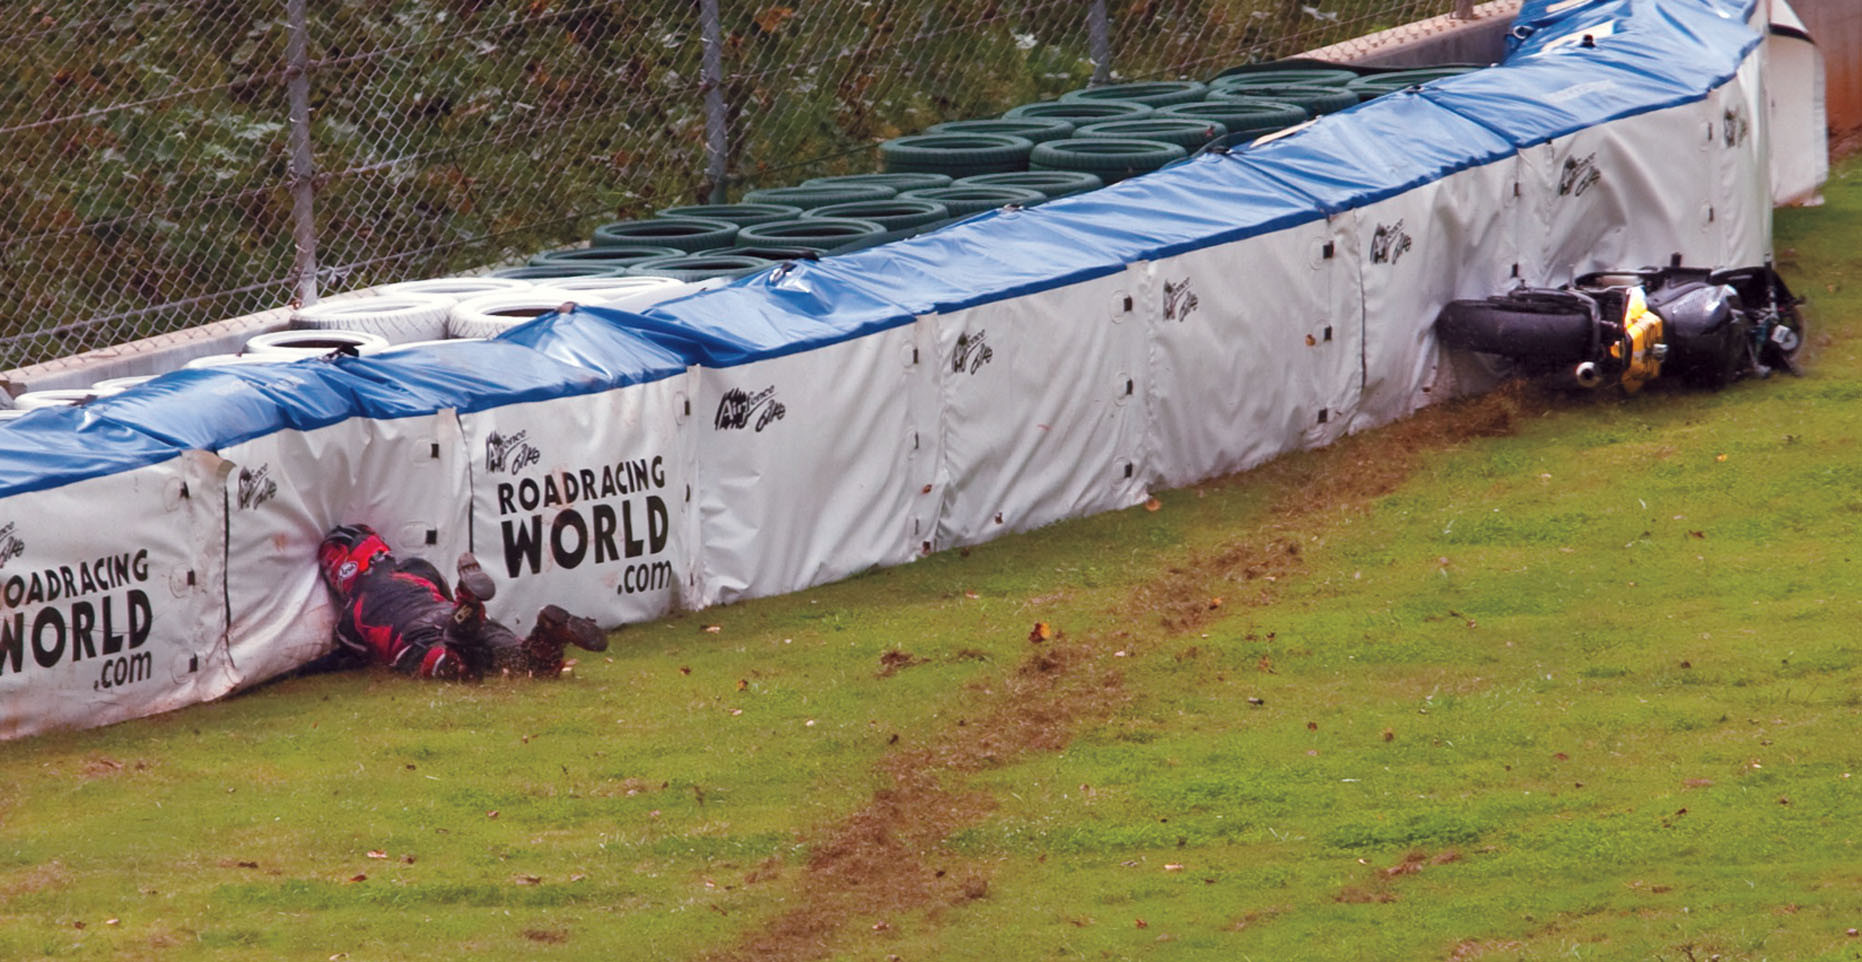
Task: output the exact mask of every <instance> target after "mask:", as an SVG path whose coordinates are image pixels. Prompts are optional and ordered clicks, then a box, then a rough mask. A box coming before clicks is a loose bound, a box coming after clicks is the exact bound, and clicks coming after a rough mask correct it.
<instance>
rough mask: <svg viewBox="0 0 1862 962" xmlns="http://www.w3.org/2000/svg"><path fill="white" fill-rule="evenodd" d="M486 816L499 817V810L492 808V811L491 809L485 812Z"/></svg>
mask: <svg viewBox="0 0 1862 962" xmlns="http://www.w3.org/2000/svg"><path fill="white" fill-rule="evenodd" d="M485 817H486V818H497V817H498V810H497V809H495V808H494V809H492V810H491V811H489V812H486V813H485Z"/></svg>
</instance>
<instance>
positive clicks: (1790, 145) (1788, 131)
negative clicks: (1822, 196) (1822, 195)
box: [1764, 0, 1830, 204]
mask: <svg viewBox="0 0 1862 962" xmlns="http://www.w3.org/2000/svg"><path fill="white" fill-rule="evenodd" d="M1771 8H1772V22H1771V30H1770V33H1769V34H1768V35H1767V37H1766V40H1765V75H1764V81H1765V86H1764V89H1765V95H1766V96H1765V99H1766V104H1765V115H1766V119H1767V122H1766V128H1767V131H1768V139H1769V148H1770V149H1769V153H1770V156H1771V181H1772V203H1774V204H1801V203H1807V202H1810V201H1812V200H1813V199H1814V198H1815V197H1816V196H1817V189H1818V188H1820V187H1822V186H1823V182H1824V181H1826V180H1828V179H1829V176H1830V144H1829V126H1828V124H1829V120H1828V118H1827V117H1826V116H1825V114H1824V109H1825V108H1824V97H1825V93H1824V91H1825V87H1824V79H1823V52H1822V51H1820V50H1818V49H1817V45H1816V43H1815V42H1814V41H1813V40H1812V39H1811V37H1810V34H1809V33H1807V32H1805V30H1804V22H1803V21H1802V20H1800V19H1799V18H1798V16H1797V11H1795V10H1792V9H1791V5H1790V4H1789V3H1787V2H1785V0H1771Z"/></svg>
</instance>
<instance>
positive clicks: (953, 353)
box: [934, 268, 1149, 548]
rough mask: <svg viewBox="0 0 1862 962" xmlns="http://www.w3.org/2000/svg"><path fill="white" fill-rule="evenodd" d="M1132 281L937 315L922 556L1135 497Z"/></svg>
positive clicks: (1122, 277)
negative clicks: (937, 488)
mask: <svg viewBox="0 0 1862 962" xmlns="http://www.w3.org/2000/svg"><path fill="white" fill-rule="evenodd" d="M1144 284H1145V280H1144V272H1143V270H1142V269H1141V268H1134V269H1130V270H1126V271H1123V272H1120V273H1118V274H1114V275H1110V276H1107V277H1102V278H1098V279H1094V280H1089V281H1084V282H1081V283H1079V284H1074V285H1071V286H1068V287H1062V288H1056V289H1053V290H1049V291H1043V292H1041V293H1039V294H1033V295H1028V296H1024V297H1017V298H1012V299H1009V300H1004V301H996V302H994V303H991V304H985V305H982V306H980V307H974V308H969V309H966V310H961V311H957V312H954V313H951V314H945V315H939V316H937V317H936V318H934V320H935V321H936V325H937V326H936V331H937V345H938V350H937V357H938V360H939V378H940V380H941V383H942V391H941V397H942V408H943V468H942V470H941V473H940V485H941V486H942V488H943V491H942V499H941V513H940V516H939V518H938V529H937V530H938V535H937V539H936V545H935V546H936V547H938V548H947V547H952V546H955V545H961V544H975V543H978V542H982V541H987V540H989V539H990V538H994V537H997V536H999V535H1002V534H1006V533H1008V532H1011V531H1026V530H1028V529H1030V528H1038V527H1040V526H1042V525H1045V524H1051V523H1053V522H1055V521H1059V520H1061V519H1062V518H1075V517H1079V516H1081V515H1088V514H1096V513H1098V512H1101V511H1112V510H1115V509H1118V508H1125V507H1130V506H1131V505H1134V504H1138V503H1139V502H1141V501H1143V500H1144V498H1145V479H1144V477H1143V476H1142V475H1141V473H1140V472H1139V471H1138V463H1137V461H1138V458H1139V457H1140V455H1141V454H1142V452H1143V444H1144V403H1143V398H1144V395H1145V392H1146V390H1147V387H1146V384H1145V381H1146V380H1147V378H1148V374H1149V372H1148V370H1147V368H1148V365H1146V363H1145V339H1146V336H1147V331H1146V327H1147V324H1146V320H1145V317H1144V314H1143V313H1142V312H1141V311H1140V310H1139V299H1140V297H1141V296H1142V295H1143V293H1144Z"/></svg>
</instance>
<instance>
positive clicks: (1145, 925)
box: [1134, 919, 1151, 929]
mask: <svg viewBox="0 0 1862 962" xmlns="http://www.w3.org/2000/svg"><path fill="white" fill-rule="evenodd" d="M1134 921H1136V922H1137V923H1138V927H1139V928H1141V929H1148V928H1150V927H1151V923H1149V922H1146V921H1145V920H1143V919H1136V920H1134Z"/></svg>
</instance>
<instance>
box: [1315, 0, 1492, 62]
mask: <svg viewBox="0 0 1862 962" xmlns="http://www.w3.org/2000/svg"><path fill="white" fill-rule="evenodd" d="M1519 3H1520V0H1493V2H1491V3H1482V4H1478V5H1476V6H1475V7H1474V10H1473V14H1474V15H1473V16H1472V17H1470V18H1468V19H1465V20H1463V19H1459V18H1457V17H1454V16H1449V15H1443V16H1440V17H1430V18H1429V19H1427V20H1418V21H1416V22H1415V23H1406V24H1404V25H1402V26H1400V27H1392V28H1391V29H1389V30H1384V31H1381V32H1378V33H1373V34H1369V35H1367V36H1363V37H1358V38H1355V39H1352V40H1346V41H1344V42H1343V43H1335V44H1333V45H1331V46H1329V47H1320V48H1319V49H1317V50H1311V51H1307V52H1306V53H1304V54H1301V56H1305V57H1315V58H1317V59H1320V60H1335V61H1338V62H1340V63H1361V64H1366V65H1369V66H1377V67H1428V66H1434V65H1436V64H1444V63H1494V62H1496V61H1498V60H1499V59H1500V58H1501V57H1503V56H1505V55H1506V31H1507V30H1508V29H1509V28H1511V27H1512V26H1513V16H1514V15H1515V14H1517V13H1519Z"/></svg>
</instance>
